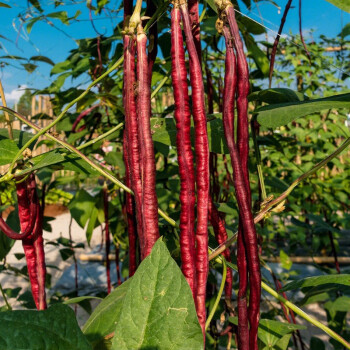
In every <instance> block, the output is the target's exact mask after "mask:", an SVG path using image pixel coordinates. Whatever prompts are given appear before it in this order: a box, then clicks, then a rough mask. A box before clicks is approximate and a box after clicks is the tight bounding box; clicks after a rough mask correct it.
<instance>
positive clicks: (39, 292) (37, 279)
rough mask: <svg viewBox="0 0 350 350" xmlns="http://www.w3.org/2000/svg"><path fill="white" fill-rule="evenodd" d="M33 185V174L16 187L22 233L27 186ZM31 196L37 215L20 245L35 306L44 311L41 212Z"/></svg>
mask: <svg viewBox="0 0 350 350" xmlns="http://www.w3.org/2000/svg"><path fill="white" fill-rule="evenodd" d="M28 182H29V183H28ZM33 185H34V186H35V177H34V175H33V174H32V175H30V177H29V180H28V181H27V180H25V181H23V182H21V183H18V184H17V185H16V188H17V198H18V213H19V219H20V226H21V230H22V231H24V230H25V229H26V227H27V226H28V223H29V218H30V201H31V198H30V196H29V191H28V186H29V188H31V187H32V186H33ZM33 195H34V199H33V200H34V201H35V203H36V206H37V210H38V215H37V217H36V220H35V226H34V229H33V234H32V236H29V237H27V238H25V239H24V240H23V241H22V245H23V249H24V254H25V257H26V261H27V267H28V275H29V279H30V283H31V288H32V294H33V299H34V302H35V305H36V307H37V309H38V310H45V309H46V308H47V305H46V293H45V279H46V265H45V252H44V243H43V231H42V212H41V210H40V204H39V199H38V197H37V194H36V192H34V193H33Z"/></svg>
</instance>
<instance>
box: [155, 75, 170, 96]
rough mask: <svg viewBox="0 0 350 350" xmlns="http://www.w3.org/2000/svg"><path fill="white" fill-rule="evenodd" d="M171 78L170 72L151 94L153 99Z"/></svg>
mask: <svg viewBox="0 0 350 350" xmlns="http://www.w3.org/2000/svg"><path fill="white" fill-rule="evenodd" d="M169 77H170V71H168V72H167V74H166V76H165V77H164V78H163V79H162V80H161V81H160V83H159V84H158V86H157V87H156V88H155V89H154V90H153V92H152V94H151V99H152V98H153V97H154V96H156V95H157V93H158V91H159V90H160V89H161V88H162V87H163V86H164V84H165V83H166V82H167V80H168V79H169Z"/></svg>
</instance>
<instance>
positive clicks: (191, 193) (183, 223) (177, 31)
mask: <svg viewBox="0 0 350 350" xmlns="http://www.w3.org/2000/svg"><path fill="white" fill-rule="evenodd" d="M180 22H181V14H180V10H179V8H178V6H176V5H174V8H173V9H172V11H171V77H172V83H173V88H174V100H175V111H174V117H175V121H176V130H177V133H176V147H177V153H178V163H179V174H180V181H181V189H180V203H181V213H180V247H181V262H182V272H183V274H184V276H185V278H186V280H187V282H188V284H189V285H190V287H191V290H192V295H193V298H194V300H196V295H197V275H196V268H195V266H196V256H195V255H196V251H195V236H194V223H195V209H194V207H195V201H196V198H195V175H194V166H193V154H192V147H191V135H190V129H191V111H190V104H189V96H188V87H187V71H186V63H185V50H184V45H183V37H182V31H181V26H180Z"/></svg>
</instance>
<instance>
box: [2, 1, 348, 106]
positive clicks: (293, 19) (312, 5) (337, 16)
mask: <svg viewBox="0 0 350 350" xmlns="http://www.w3.org/2000/svg"><path fill="white" fill-rule="evenodd" d="M1 2H3V3H7V4H9V5H10V6H11V9H7V8H4V7H0V23H1V25H0V29H1V30H0V35H1V36H3V37H4V38H6V39H8V40H6V39H4V38H3V37H0V45H1V47H2V49H0V56H4V55H8V54H10V55H14V56H21V57H25V58H30V57H32V56H36V55H43V56H47V57H49V58H50V59H51V60H52V61H54V62H55V63H57V62H60V61H63V60H64V59H65V58H66V57H67V55H68V53H69V50H71V49H73V48H75V47H76V43H75V42H74V39H79V38H82V37H94V36H96V33H95V32H94V30H93V28H92V26H91V23H90V21H89V12H88V10H87V7H86V2H85V1H76V2H77V3H78V4H77V5H67V6H60V7H59V8H58V9H56V10H55V9H54V6H53V5H52V3H53V0H41V3H42V4H43V7H44V8H45V13H48V11H46V10H47V9H49V10H51V12H54V11H67V12H68V15H69V16H73V15H74V14H75V13H76V11H77V10H80V11H81V12H82V13H81V15H80V16H79V17H78V19H79V22H77V23H73V24H71V25H69V26H67V25H63V24H62V23H61V22H60V21H58V20H54V19H53V20H52V22H53V24H54V25H55V26H56V28H54V27H52V26H50V25H49V24H47V23H42V22H41V21H39V22H37V23H36V24H35V25H34V26H33V28H32V31H31V33H30V34H27V33H26V30H25V28H22V30H21V32H20V33H21V35H18V32H17V31H16V29H15V27H16V28H17V30H18V28H19V27H20V21H19V19H18V14H19V13H24V11H25V9H26V7H27V1H26V0H15V1H9V0H2V1H1ZM69 2H71V1H69ZM275 2H276V3H277V4H278V5H279V6H280V7H281V9H280V10H279V9H278V8H276V7H275V6H274V5H272V4H270V3H269V2H268V1H263V2H261V3H260V4H259V8H257V7H256V5H255V6H254V7H253V8H252V9H251V11H248V10H247V9H246V8H245V6H244V5H242V6H241V8H242V12H243V13H244V14H246V15H248V16H249V17H251V18H253V19H254V20H257V21H258V22H260V23H261V16H262V18H263V23H264V25H265V26H266V27H268V28H269V29H271V30H268V34H269V37H271V38H272V37H274V36H275V32H276V31H277V30H278V27H279V24H280V20H281V16H282V13H283V9H284V6H285V4H286V2H287V0H275ZM92 3H93V4H94V3H96V1H92ZM119 3H120V0H115V1H113V0H112V1H111V2H110V5H109V9H110V10H111V12H110V13H111V14H112V18H111V17H110V15H109V13H108V12H107V11H106V12H104V13H103V14H102V15H101V17H103V19H101V20H100V19H98V20H95V22H94V23H95V26H96V27H97V29H98V31H99V32H101V33H106V34H111V33H112V28H113V26H115V25H116V23H118V22H119V21H120V20H121V19H122V12H118V11H117V10H118V7H119ZM50 4H51V5H50ZM293 5H294V6H295V8H292V9H291V10H290V13H289V17H288V18H287V21H286V24H285V27H284V31H283V33H286V34H288V33H290V32H293V33H297V32H298V7H297V5H298V0H294V1H293ZM259 10H260V12H261V16H260V15H259ZM93 16H94V15H93ZM94 17H95V16H94ZM349 22H350V14H348V13H345V12H342V11H341V10H340V9H338V8H337V7H335V6H333V5H331V4H330V3H328V2H327V1H325V0H303V29H304V32H305V33H308V32H309V30H310V29H313V31H314V32H313V37H314V39H317V37H319V35H321V34H324V35H326V36H328V37H334V36H335V35H337V34H338V33H339V32H340V31H341V28H342V26H343V25H345V24H347V23H349ZM61 30H63V31H64V32H65V33H66V34H63V33H62V31H61ZM67 35H68V36H69V37H68V36H67ZM306 35H307V34H306ZM9 40H10V41H9ZM50 69H51V66H50V65H48V64H46V63H40V64H39V68H38V69H37V70H36V71H35V72H34V73H28V72H26V71H25V70H24V69H23V67H22V66H21V65H20V62H13V66H6V67H4V68H3V69H2V71H1V72H0V77H1V80H2V82H3V85H4V89H5V92H6V96H7V99H8V103H9V105H11V104H13V103H14V101H15V100H16V99H18V97H19V96H20V95H21V92H19V91H18V87H19V86H22V87H23V86H25V87H29V88H43V87H45V86H47V85H49V84H50V79H51V78H50ZM67 84H69V81H68V82H67V83H66V85H65V86H67Z"/></svg>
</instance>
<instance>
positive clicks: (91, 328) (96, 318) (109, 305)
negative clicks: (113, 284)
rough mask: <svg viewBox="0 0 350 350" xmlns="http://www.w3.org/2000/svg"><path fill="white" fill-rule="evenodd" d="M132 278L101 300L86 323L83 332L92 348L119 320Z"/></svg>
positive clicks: (110, 331) (112, 329) (111, 330)
mask: <svg viewBox="0 0 350 350" xmlns="http://www.w3.org/2000/svg"><path fill="white" fill-rule="evenodd" d="M131 281H132V278H129V279H128V280H126V281H125V282H124V283H123V284H122V285H120V286H119V287H117V288H116V289H114V290H113V292H112V293H111V294H109V295H108V296H107V297H106V298H105V299H103V300H102V301H101V302H100V303H99V304H98V305H97V307H96V309H95V310H94V312H93V313H92V314H91V316H90V317H89V319H88V320H87V321H86V323H85V325H84V327H83V332H84V334H85V335H86V337H87V338H88V340H89V341H90V342H91V344H93V345H94V346H95V345H96V344H98V343H99V342H100V341H103V338H104V337H105V336H106V335H108V334H110V333H112V332H113V331H114V329H115V325H116V322H117V321H118V319H119V315H120V311H121V308H122V304H123V301H124V297H125V294H126V292H127V291H128V289H129V286H130V282H131Z"/></svg>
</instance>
